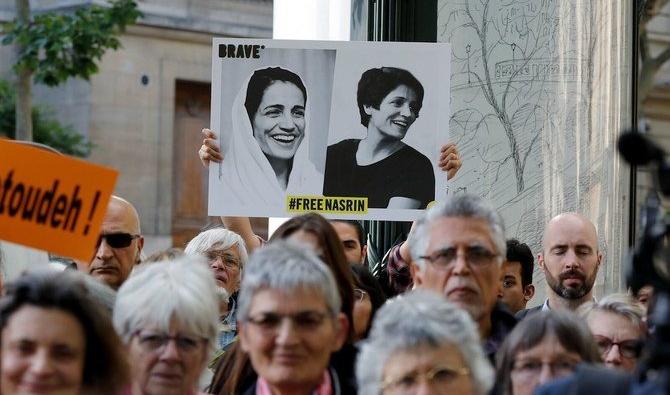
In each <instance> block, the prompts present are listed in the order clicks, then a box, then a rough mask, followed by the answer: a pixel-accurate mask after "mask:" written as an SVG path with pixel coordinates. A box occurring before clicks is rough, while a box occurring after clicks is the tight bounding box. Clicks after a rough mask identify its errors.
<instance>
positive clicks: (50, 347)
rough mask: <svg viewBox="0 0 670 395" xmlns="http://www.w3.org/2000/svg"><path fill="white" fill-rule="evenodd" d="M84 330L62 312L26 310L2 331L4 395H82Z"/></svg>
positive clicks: (84, 347)
mask: <svg viewBox="0 0 670 395" xmlns="http://www.w3.org/2000/svg"><path fill="white" fill-rule="evenodd" d="M85 353H86V339H85V334H84V329H83V328H82V326H81V324H80V323H79V321H78V320H77V319H76V318H75V317H74V316H72V315H71V314H69V313H67V312H64V311H62V310H59V309H55V308H54V309H45V308H41V307H36V306H29V305H27V306H24V307H21V308H20V309H18V310H17V311H16V312H15V313H14V314H12V316H11V317H10V318H9V321H8V322H7V325H6V326H5V328H4V329H3V330H2V376H1V379H0V380H1V386H0V387H1V388H0V393H3V394H20V393H21V394H28V393H30V394H33V393H35V394H37V393H39V394H52V395H55V394H79V393H80V391H81V385H82V376H83V372H84V357H85Z"/></svg>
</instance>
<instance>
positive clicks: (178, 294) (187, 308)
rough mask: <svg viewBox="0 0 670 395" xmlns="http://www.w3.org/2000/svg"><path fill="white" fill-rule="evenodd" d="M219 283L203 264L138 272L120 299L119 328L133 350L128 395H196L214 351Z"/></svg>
mask: <svg viewBox="0 0 670 395" xmlns="http://www.w3.org/2000/svg"><path fill="white" fill-rule="evenodd" d="M217 318H218V304H217V298H216V283H215V281H214V278H213V277H212V274H211V273H210V271H209V270H208V269H207V266H206V265H205V264H204V263H203V262H201V261H195V260H193V259H186V258H182V259H179V260H176V261H172V262H159V263H151V264H146V265H142V266H138V267H137V268H136V269H135V270H134V271H133V274H132V275H131V276H130V278H129V279H128V280H127V281H126V282H124V283H123V285H122V286H121V288H120V289H119V291H118V294H117V297H116V305H115V307H114V327H115V328H116V331H117V332H118V333H119V335H120V336H121V338H122V339H123V341H124V343H125V344H126V347H127V349H128V354H129V360H130V365H131V371H132V384H131V387H130V388H129V389H128V391H127V392H126V393H125V395H168V394H169V395H192V394H195V393H196V392H197V385H198V379H199V377H200V374H201V373H202V372H203V369H204V368H205V364H206V363H207V360H208V356H209V354H210V353H211V351H212V350H213V349H214V340H215V337H216V331H217Z"/></svg>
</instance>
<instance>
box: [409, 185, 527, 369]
mask: <svg viewBox="0 0 670 395" xmlns="http://www.w3.org/2000/svg"><path fill="white" fill-rule="evenodd" d="M408 243H409V248H410V254H411V257H412V261H413V264H412V267H411V269H410V270H411V273H412V278H413V280H414V285H415V287H418V288H422V289H428V290H432V291H434V292H437V293H439V294H440V295H442V296H444V297H445V298H446V299H448V300H449V301H451V302H452V303H454V304H456V305H457V306H459V307H460V308H462V309H464V310H465V311H467V312H468V313H469V314H470V316H471V317H472V319H473V320H474V321H475V322H476V323H477V325H478V329H479V335H480V337H481V339H482V342H483V343H484V350H485V351H486V354H487V355H488V356H489V358H491V361H493V358H494V356H495V353H496V351H497V350H498V347H499V346H500V344H501V343H502V341H503V340H504V338H505V336H506V335H507V334H508V333H509V332H510V331H511V330H512V328H513V327H514V325H515V324H516V319H515V318H514V316H513V315H512V314H511V313H510V312H509V311H508V310H507V309H506V308H505V307H504V306H503V305H502V304H499V303H498V290H499V287H500V270H501V269H500V268H501V266H502V262H503V260H504V258H505V255H506V244H505V234H504V225H503V222H502V218H501V217H500V215H499V214H498V213H497V212H496V211H495V210H494V209H493V208H492V207H491V206H490V205H489V204H488V203H487V202H485V201H484V200H483V199H482V198H481V197H479V196H475V195H471V194H467V193H464V194H458V195H455V196H452V197H451V198H450V199H447V200H446V201H445V202H441V203H438V204H436V205H434V206H433V207H431V208H430V209H428V211H426V213H425V214H424V216H423V217H422V218H421V219H419V220H418V221H417V222H416V223H415V225H414V230H413V231H412V232H411V233H410V235H409V238H408Z"/></svg>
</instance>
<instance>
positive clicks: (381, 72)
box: [323, 67, 435, 209]
mask: <svg viewBox="0 0 670 395" xmlns="http://www.w3.org/2000/svg"><path fill="white" fill-rule="evenodd" d="M423 98H424V88H423V85H422V84H421V82H420V81H419V80H418V79H417V78H416V77H415V76H414V75H412V73H411V72H409V71H408V70H405V69H402V68H397V67H378V68H371V69H368V70H366V71H365V72H363V74H362V75H361V77H360V80H359V81H358V87H357V91H356V100H357V104H358V110H359V115H360V124H361V125H362V126H363V127H364V128H365V130H366V135H365V137H364V138H362V139H345V140H342V141H340V142H338V143H337V144H334V145H331V146H329V147H328V154H327V159H326V172H325V179H324V188H323V194H324V195H326V196H356V197H367V198H368V207H370V208H398V209H421V208H425V207H426V206H427V205H428V203H430V202H431V201H433V200H434V199H435V177H434V174H433V166H432V164H431V161H430V160H429V159H428V158H427V157H426V156H425V155H423V154H422V153H420V152H419V151H417V150H416V149H414V148H412V147H411V146H409V145H408V144H406V143H404V142H403V139H404V138H405V136H406V135H407V134H408V133H412V125H413V124H414V122H415V121H416V120H417V118H419V115H420V112H421V107H422V105H423Z"/></svg>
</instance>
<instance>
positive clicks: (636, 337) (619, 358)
mask: <svg viewBox="0 0 670 395" xmlns="http://www.w3.org/2000/svg"><path fill="white" fill-rule="evenodd" d="M586 323H587V324H588V326H589V329H590V330H591V333H592V334H593V337H594V338H595V341H596V344H597V345H598V348H599V349H600V353H601V356H602V358H603V362H604V363H605V366H607V367H609V368H613V369H620V370H624V371H627V372H631V373H632V372H633V371H635V368H636V367H637V358H638V343H639V342H640V341H641V340H642V337H643V336H644V333H643V331H642V328H640V326H639V325H635V324H634V323H633V322H632V321H631V320H630V319H628V318H627V317H625V316H623V315H620V314H615V313H610V312H606V311H598V310H596V311H592V312H591V314H589V316H588V318H587V320H586Z"/></svg>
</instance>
